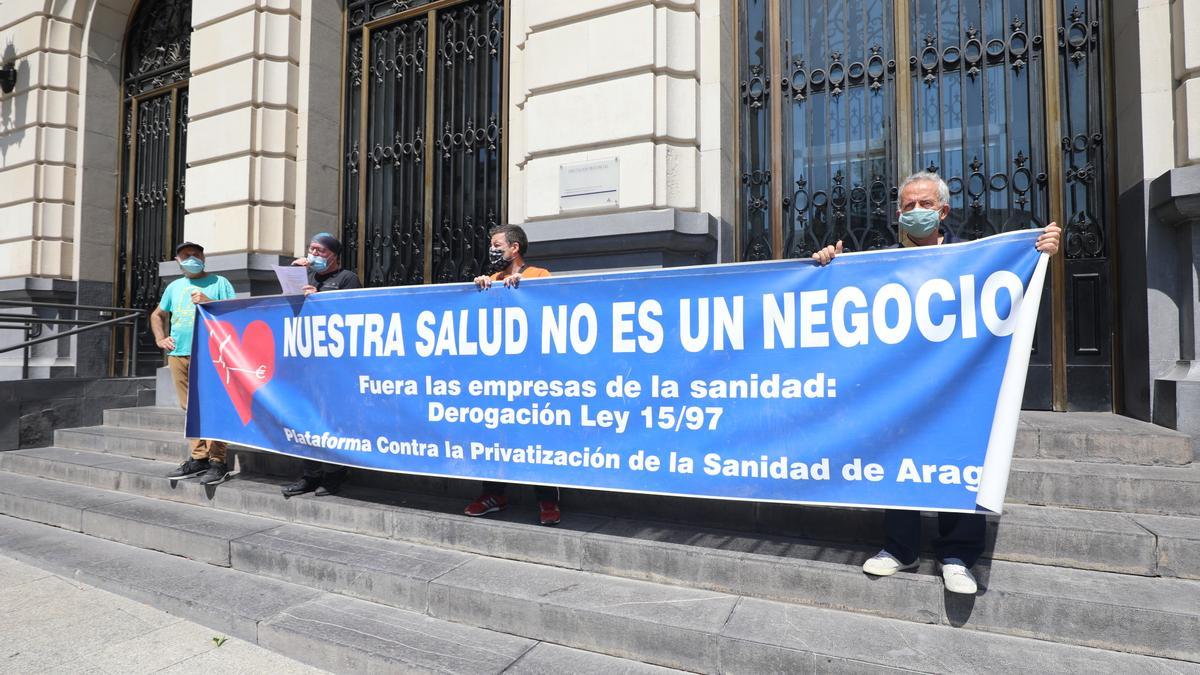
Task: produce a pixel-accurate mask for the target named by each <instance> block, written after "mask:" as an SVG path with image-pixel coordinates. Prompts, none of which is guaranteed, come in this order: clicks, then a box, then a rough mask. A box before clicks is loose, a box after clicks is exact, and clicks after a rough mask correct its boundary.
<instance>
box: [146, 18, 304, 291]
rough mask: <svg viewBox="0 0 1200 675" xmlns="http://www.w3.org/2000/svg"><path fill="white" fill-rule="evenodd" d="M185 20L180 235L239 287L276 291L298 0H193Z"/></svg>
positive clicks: (286, 232) (288, 203)
mask: <svg viewBox="0 0 1200 675" xmlns="http://www.w3.org/2000/svg"><path fill="white" fill-rule="evenodd" d="M192 25H193V27H194V30H195V32H194V33H193V34H192V59H191V66H192V79H191V83H190V92H189V99H190V101H189V111H188V114H189V123H188V147H187V158H188V170H187V179H186V180H187V210H188V213H187V216H186V218H185V221H184V235H185V237H186V238H187V239H189V240H192V241H195V242H197V243H199V244H202V245H203V246H204V247H205V251H206V253H207V254H208V261H209V262H208V268H209V269H210V270H211V271H213V272H216V273H218V274H221V275H223V276H226V277H228V278H229V280H230V281H231V282H233V284H234V287H235V288H236V289H237V291H238V292H239V293H244V294H262V293H269V292H278V286H277V284H276V283H275V277H274V274H273V273H272V272H271V269H270V268H271V266H272V265H275V264H278V263H279V262H281V261H290V260H291V258H292V256H293V254H294V242H295V238H296V232H295V227H296V158H297V142H296V136H297V113H298V110H299V102H300V95H299V75H300V69H299V60H300V42H301V40H300V37H301V29H300V1H299V0H220V1H206V2H196V3H193V5H192ZM160 273H161V275H162V276H163V277H164V278H166V279H168V280H169V279H171V278H173V277H177V276H179V270H178V266H177V265H175V264H174V263H165V264H163V265H162V267H161V268H160Z"/></svg>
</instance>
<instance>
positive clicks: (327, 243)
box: [281, 232, 362, 497]
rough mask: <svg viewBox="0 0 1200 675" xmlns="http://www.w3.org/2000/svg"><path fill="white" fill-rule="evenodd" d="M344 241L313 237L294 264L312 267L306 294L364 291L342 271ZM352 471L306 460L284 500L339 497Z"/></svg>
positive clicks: (355, 277) (325, 234) (286, 488)
mask: <svg viewBox="0 0 1200 675" xmlns="http://www.w3.org/2000/svg"><path fill="white" fill-rule="evenodd" d="M341 263H342V242H340V241H338V240H337V238H336V237H334V236H333V235H332V234H329V233H328V232H321V233H319V234H316V235H313V238H312V241H310V242H309V244H308V257H306V258H297V259H296V260H294V261H293V262H292V264H293V265H299V266H302V267H306V268H308V271H309V274H308V285H307V286H305V287H304V288H303V289H302V290H303V291H304V295H312V294H313V293H317V292H320V291H339V290H346V289H351V288H362V282H360V281H359V280H358V275H357V274H355V273H354V272H351V271H350V270H348V269H343V268H342V264H341ZM349 473H350V470H349V469H347V468H346V467H344V466H339V465H337V464H326V463H325V462H318V461H315V460H312V459H306V460H304V474H303V475H302V476H300V480H298V481H296V482H295V483H291V484H288V485H284V486H283V487H282V488H281V491H282V492H283V496H284V497H294V496H296V495H302V494H304V493H306V492H313V491H317V494H318V495H322V494H330V495H332V494H336V493H337V491H338V490H339V489H341V487H342V483H343V482H344V481H345V480H346V476H347V475H348V474H349Z"/></svg>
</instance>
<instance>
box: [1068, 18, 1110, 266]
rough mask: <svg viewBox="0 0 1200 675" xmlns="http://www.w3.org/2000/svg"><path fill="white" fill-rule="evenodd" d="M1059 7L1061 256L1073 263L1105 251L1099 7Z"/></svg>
mask: <svg viewBox="0 0 1200 675" xmlns="http://www.w3.org/2000/svg"><path fill="white" fill-rule="evenodd" d="M1059 7H1060V14H1059V16H1060V17H1061V19H1060V20H1061V23H1060V25H1059V27H1058V36H1057V40H1058V51H1059V58H1060V59H1061V63H1062V74H1063V75H1062V101H1063V117H1062V130H1063V136H1062V147H1061V148H1060V150H1061V152H1062V153H1063V166H1064V168H1065V171H1066V176H1065V177H1066V184H1065V190H1064V195H1065V198H1066V204H1064V209H1063V210H1064V212H1065V213H1066V214H1067V217H1068V220H1067V223H1066V227H1065V229H1066V253H1067V257H1068V258H1070V259H1073V260H1075V259H1085V258H1103V257H1105V256H1106V250H1107V237H1106V236H1105V232H1104V227H1103V226H1102V222H1103V218H1102V214H1103V213H1104V211H1105V207H1106V204H1105V200H1106V199H1107V194H1106V193H1107V190H1106V183H1107V180H1106V178H1107V176H1106V172H1105V170H1104V166H1105V163H1104V157H1105V137H1104V106H1103V105H1102V102H1103V99H1102V98H1101V96H1100V94H1101V93H1102V92H1103V91H1105V90H1106V89H1107V87H1108V83H1107V82H1106V81H1105V79H1104V77H1103V72H1104V71H1103V61H1102V59H1101V52H1100V48H1101V40H1100V8H1099V3H1098V2H1096V1H1094V0H1093V1H1091V2H1088V1H1087V0H1064V1H1062V2H1061V4H1060V5H1059Z"/></svg>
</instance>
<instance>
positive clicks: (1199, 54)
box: [1171, 0, 1200, 166]
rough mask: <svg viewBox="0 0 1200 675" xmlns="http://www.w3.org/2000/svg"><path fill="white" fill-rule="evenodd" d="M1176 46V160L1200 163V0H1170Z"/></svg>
mask: <svg viewBox="0 0 1200 675" xmlns="http://www.w3.org/2000/svg"><path fill="white" fill-rule="evenodd" d="M1171 44H1172V46H1173V48H1174V54H1173V57H1174V71H1175V82H1176V83H1177V86H1176V88H1175V130H1176V137H1175V138H1176V143H1175V147H1176V160H1177V163H1178V165H1179V166H1186V165H1188V164H1197V163H1200V2H1196V1H1195V0H1172V1H1171Z"/></svg>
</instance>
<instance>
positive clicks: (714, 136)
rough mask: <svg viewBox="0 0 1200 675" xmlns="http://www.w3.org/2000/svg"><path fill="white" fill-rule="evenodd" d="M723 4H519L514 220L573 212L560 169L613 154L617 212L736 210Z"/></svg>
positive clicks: (514, 56)
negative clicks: (562, 204) (563, 208)
mask: <svg viewBox="0 0 1200 675" xmlns="http://www.w3.org/2000/svg"><path fill="white" fill-rule="evenodd" d="M727 4H728V3H722V2H719V1H718V0H699V1H697V0H669V1H663V0H660V1H658V2H654V1H651V0H642V1H630V0H572V1H571V2H563V1H561V0H513V2H512V4H511V15H510V21H511V24H510V36H511V37H510V41H511V51H510V88H509V97H510V102H509V103H510V105H509V115H510V120H509V129H508V148H509V218H510V220H511V221H512V222H527V221H536V220H544V219H547V218H554V217H559V216H560V215H576V213H575V212H572V213H569V214H560V211H559V200H558V195H559V186H558V177H559V168H560V167H561V166H562V165H563V164H566V163H572V162H580V161H587V160H595V159H606V158H611V157H615V158H618V160H619V162H620V184H619V187H620V195H619V197H620V200H619V205H618V208H617V210H620V211H629V210H639V209H652V208H664V207H675V208H679V209H685V210H702V211H707V212H709V213H712V214H714V215H716V216H718V217H720V216H722V214H723V211H725V210H729V209H730V208H731V201H732V198H731V197H732V194H733V193H732V191H731V190H729V191H726V190H724V189H723V186H724V185H725V184H726V183H728V182H730V181H731V179H732V176H731V174H730V173H729V172H730V170H731V167H732V153H733V147H732V143H731V138H730V137H729V135H728V133H727V131H728V129H729V128H730V127H729V125H728V124H727V122H728V119H729V116H730V115H731V114H732V108H733V106H732V104H730V105H722V97H725V98H731V96H732V93H731V92H732V89H731V87H732V84H731V81H730V77H724V78H723V77H722V75H723V73H724V71H725V70H728V69H729V64H728V61H727V60H726V59H725V57H724V56H723V55H726V54H729V53H731V52H730V51H729V50H728V49H726V48H723V47H727V46H728V44H729V43H730V42H731V39H730V38H729V17H728V14H729V8H728V7H723V5H727ZM723 14H724V15H725V16H724V17H723V16H722V15H723ZM723 122H724V123H723ZM593 213H594V212H593Z"/></svg>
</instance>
